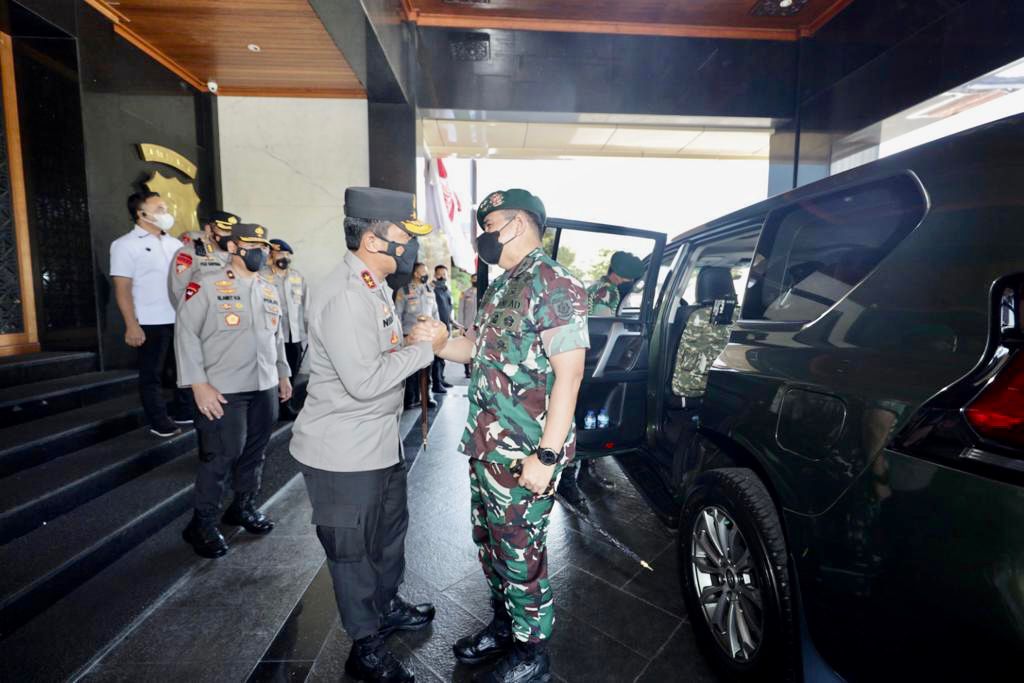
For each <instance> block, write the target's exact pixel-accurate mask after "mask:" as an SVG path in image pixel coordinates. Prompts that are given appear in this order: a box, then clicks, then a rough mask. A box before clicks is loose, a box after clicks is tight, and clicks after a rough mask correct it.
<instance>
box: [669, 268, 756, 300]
mask: <svg viewBox="0 0 1024 683" xmlns="http://www.w3.org/2000/svg"><path fill="white" fill-rule="evenodd" d="M747 260H748V261H749V260H750V259H749V258H748V259H747ZM703 267H704V266H702V265H697V266H696V267H695V268H694V269H693V273H692V274H691V275H690V279H689V280H688V281H687V283H686V287H684V288H683V293H682V298H683V299H685V300H686V303H687V304H695V303H697V301H696V299H697V276H698V275H699V274H700V270H701V268H703ZM729 271H730V272H731V273H732V281H733V286H734V288H735V289H736V303H737V304H742V303H743V294H744V293H745V292H746V289H747V277H748V276H749V275H750V265H749V264H743V265H738V266H732V267H730V268H729Z"/></svg>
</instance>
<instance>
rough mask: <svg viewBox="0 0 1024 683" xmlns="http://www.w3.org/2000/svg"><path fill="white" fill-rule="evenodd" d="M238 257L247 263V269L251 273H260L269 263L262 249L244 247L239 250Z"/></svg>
mask: <svg viewBox="0 0 1024 683" xmlns="http://www.w3.org/2000/svg"><path fill="white" fill-rule="evenodd" d="M238 255H239V256H241V257H242V260H243V261H245V267H246V269H247V270H248V271H249V272H251V273H258V272H260V271H261V270H262V269H263V266H265V265H266V263H267V254H266V253H265V252H264V251H263V250H262V249H246V248H244V247H242V248H240V249H239V250H238Z"/></svg>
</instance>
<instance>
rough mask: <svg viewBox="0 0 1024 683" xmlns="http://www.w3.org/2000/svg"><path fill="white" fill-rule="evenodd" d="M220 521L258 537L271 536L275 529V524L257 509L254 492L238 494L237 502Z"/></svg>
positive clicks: (236, 495)
mask: <svg viewBox="0 0 1024 683" xmlns="http://www.w3.org/2000/svg"><path fill="white" fill-rule="evenodd" d="M220 521H222V522H224V523H225V524H229V525H231V526H241V527H245V530H246V531H248V532H249V533H250V534H256V535H258V536H263V535H265V534H269V533H270V532H271V531H272V530H273V528H274V523H273V522H272V521H270V520H269V519H267V516H266V515H264V514H263V513H262V512H260V511H259V510H257V509H256V493H255V492H254V491H249V492H247V493H236V494H235V500H234V501H233V502H232V503H231V507H229V508H228V509H227V511H226V512H225V513H224V517H222V518H221V520H220Z"/></svg>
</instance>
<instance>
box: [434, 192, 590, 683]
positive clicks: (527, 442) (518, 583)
mask: <svg viewBox="0 0 1024 683" xmlns="http://www.w3.org/2000/svg"><path fill="white" fill-rule="evenodd" d="M477 220H478V222H479V223H480V225H481V226H482V227H483V228H484V230H485V233H484V234H483V235H481V236H480V238H479V239H478V242H477V244H478V248H479V253H480V258H482V259H483V260H484V261H487V262H488V263H497V264H499V265H500V266H501V267H502V268H504V269H505V273H503V274H502V275H501V276H500V277H498V278H497V279H496V280H495V281H494V283H493V284H492V285H491V286H490V288H489V289H488V290H487V292H486V294H485V295H484V297H483V299H482V301H481V303H482V306H481V308H480V312H479V313H478V315H477V318H476V327H477V328H478V329H479V332H478V334H477V335H476V336H475V339H469V338H464V337H460V338H456V339H451V340H449V341H448V344H447V345H446V346H445V348H444V349H443V350H442V352H441V353H440V354H439V355H440V356H441V357H442V358H445V359H447V360H452V361H455V362H458V363H466V362H468V361H469V360H470V359H472V361H473V372H472V376H471V378H470V382H469V402H470V408H469V417H468V421H467V425H466V430H465V432H464V434H463V437H462V443H461V446H460V449H461V450H462V452H464V453H465V454H467V455H468V456H469V457H470V468H469V477H470V487H471V491H472V493H471V516H472V521H473V540H474V542H475V543H476V545H477V548H478V553H479V558H480V563H481V565H482V567H483V571H484V576H485V577H486V579H487V583H488V585H489V587H490V593H491V603H492V606H493V608H494V619H493V620H492V622H491V623H490V624H489V625H488V626H487V627H486V628H484V629H483V630H482V631H480V632H478V633H475V634H473V635H470V636H467V637H465V638H463V639H461V640H459V641H458V642H457V643H456V644H455V647H454V650H455V656H456V657H457V658H458V659H459V661H461V662H464V663H471V664H472V663H477V662H481V661H484V660H486V659H489V658H491V657H494V656H497V655H504V657H503V658H502V660H501V661H499V662H498V664H497V665H496V667H495V668H494V669H493V670H491V671H488V672H486V673H485V674H483V675H482V676H481V677H478V678H476V679H475V680H481V681H486V682H488V683H498V682H501V683H511V682H513V681H515V682H516V683H526V682H528V681H538V682H540V681H549V680H550V677H551V674H550V663H549V660H548V655H547V653H546V650H545V647H544V643H545V641H546V640H547V639H548V638H549V637H550V636H551V630H552V626H553V624H554V620H555V617H554V604H553V599H552V594H551V585H550V583H549V581H548V575H547V547H546V542H547V528H548V517H549V514H550V512H551V508H552V505H553V503H554V501H553V497H552V495H551V494H552V490H553V486H554V483H555V482H556V481H557V478H558V476H559V474H560V472H561V470H562V468H563V467H565V465H566V464H567V463H569V462H571V461H572V458H573V455H574V452H575V446H576V435H575V430H574V424H573V423H574V419H573V414H574V411H575V406H576V396H577V393H578V391H579V384H580V382H581V381H582V378H583V362H584V355H585V349H586V348H588V347H589V345H590V339H589V335H588V332H587V299H586V292H585V291H584V289H583V286H582V285H581V284H580V283H579V282H578V281H577V280H576V279H575V278H574V277H573V276H572V275H570V274H569V272H568V271H567V270H566V269H565V268H564V267H562V266H561V265H560V264H558V263H557V262H555V261H553V260H552V259H551V258H549V257H548V256H547V255H546V254H545V253H544V251H543V249H542V248H541V234H542V232H543V225H544V220H545V211H544V205H543V204H542V203H541V202H540V200H539V199H537V198H536V197H534V196H533V195H531V194H530V193H529V192H526V191H525V190H508V191H505V192H494V193H492V194H490V195H488V197H487V198H486V199H484V201H483V202H482V203H481V204H480V207H479V209H478V210H477Z"/></svg>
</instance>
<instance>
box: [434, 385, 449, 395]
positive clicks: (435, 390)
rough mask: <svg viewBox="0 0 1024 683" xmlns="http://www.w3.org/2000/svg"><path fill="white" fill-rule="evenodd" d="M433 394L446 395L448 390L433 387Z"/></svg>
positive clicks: (441, 387)
mask: <svg viewBox="0 0 1024 683" xmlns="http://www.w3.org/2000/svg"><path fill="white" fill-rule="evenodd" d="M434 393H435V394H447V393H448V390H447V389H445V388H444V387H443V386H436V387H434Z"/></svg>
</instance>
